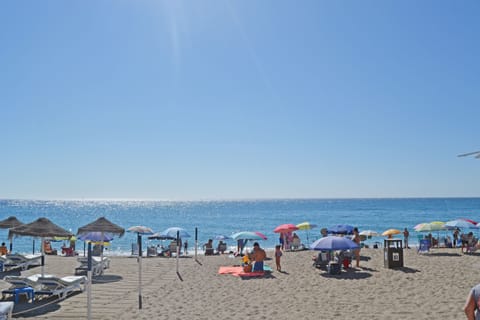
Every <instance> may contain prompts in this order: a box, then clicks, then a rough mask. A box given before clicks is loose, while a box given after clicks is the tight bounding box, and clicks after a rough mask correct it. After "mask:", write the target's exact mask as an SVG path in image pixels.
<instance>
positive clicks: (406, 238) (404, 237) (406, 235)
mask: <svg viewBox="0 0 480 320" xmlns="http://www.w3.org/2000/svg"><path fill="white" fill-rule="evenodd" d="M409 235H410V232H408V230H407V228H405V230H403V241H404V244H403V247H404V248H407V249H410V247H409V246H408V236H409Z"/></svg>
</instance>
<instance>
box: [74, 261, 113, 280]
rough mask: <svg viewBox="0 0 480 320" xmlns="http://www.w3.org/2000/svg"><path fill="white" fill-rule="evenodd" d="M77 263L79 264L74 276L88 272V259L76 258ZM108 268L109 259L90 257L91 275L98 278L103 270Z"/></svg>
mask: <svg viewBox="0 0 480 320" xmlns="http://www.w3.org/2000/svg"><path fill="white" fill-rule="evenodd" d="M77 261H78V262H80V266H78V267H76V268H75V274H79V273H81V272H87V271H88V257H78V258H77ZM108 268H110V258H108V257H103V260H102V258H101V257H93V256H92V274H93V275H94V276H99V275H101V274H102V273H103V270H104V269H108Z"/></svg>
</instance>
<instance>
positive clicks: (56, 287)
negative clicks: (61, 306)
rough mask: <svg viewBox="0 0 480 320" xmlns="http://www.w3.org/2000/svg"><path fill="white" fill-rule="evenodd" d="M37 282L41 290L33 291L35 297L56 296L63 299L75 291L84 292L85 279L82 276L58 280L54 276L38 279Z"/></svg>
mask: <svg viewBox="0 0 480 320" xmlns="http://www.w3.org/2000/svg"><path fill="white" fill-rule="evenodd" d="M37 282H38V283H39V284H40V286H41V288H40V289H39V290H36V291H35V295H48V296H58V297H59V298H60V299H64V298H66V297H67V295H68V294H69V293H71V292H73V291H75V290H79V291H84V290H85V285H86V283H87V278H86V277H84V276H67V277H63V278H58V277H55V276H50V277H39V278H38V280H37Z"/></svg>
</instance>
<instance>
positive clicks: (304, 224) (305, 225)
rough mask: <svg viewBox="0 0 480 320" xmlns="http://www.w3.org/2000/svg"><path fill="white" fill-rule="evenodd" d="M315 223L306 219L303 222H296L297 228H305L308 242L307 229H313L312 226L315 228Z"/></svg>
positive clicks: (308, 241)
mask: <svg viewBox="0 0 480 320" xmlns="http://www.w3.org/2000/svg"><path fill="white" fill-rule="evenodd" d="M316 227H317V225H316V224H312V223H310V222H308V221H305V222H302V223H299V224H297V228H298V230H307V243H310V240H309V231H308V230H310V229H313V228H316Z"/></svg>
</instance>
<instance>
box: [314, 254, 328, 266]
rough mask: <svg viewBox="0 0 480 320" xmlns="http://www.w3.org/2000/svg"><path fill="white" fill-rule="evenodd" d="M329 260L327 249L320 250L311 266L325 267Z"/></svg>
mask: <svg viewBox="0 0 480 320" xmlns="http://www.w3.org/2000/svg"><path fill="white" fill-rule="evenodd" d="M329 262H330V252H328V251H320V252H319V253H318V256H317V258H316V259H314V261H313V266H314V267H315V268H319V269H325V268H327V266H328V263H329Z"/></svg>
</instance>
